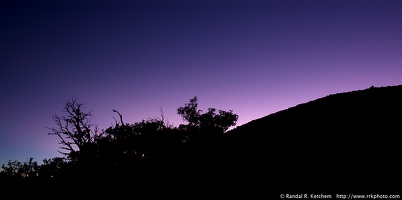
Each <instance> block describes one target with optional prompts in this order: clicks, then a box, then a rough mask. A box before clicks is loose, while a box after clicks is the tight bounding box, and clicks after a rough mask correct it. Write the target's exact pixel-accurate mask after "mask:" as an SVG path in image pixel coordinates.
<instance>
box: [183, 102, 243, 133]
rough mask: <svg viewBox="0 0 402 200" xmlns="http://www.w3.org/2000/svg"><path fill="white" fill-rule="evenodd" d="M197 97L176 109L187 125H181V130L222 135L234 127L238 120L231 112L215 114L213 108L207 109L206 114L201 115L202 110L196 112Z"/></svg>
mask: <svg viewBox="0 0 402 200" xmlns="http://www.w3.org/2000/svg"><path fill="white" fill-rule="evenodd" d="M197 100H198V99H197V97H196V96H195V97H194V98H192V99H190V103H186V104H185V106H184V107H179V108H178V109H177V114H179V115H180V116H181V117H182V118H183V120H184V121H187V122H188V124H187V125H181V126H180V128H181V129H187V130H190V131H194V130H196V131H201V132H203V133H224V132H226V131H227V130H228V129H229V128H230V127H231V126H235V125H236V122H237V120H238V115H236V114H234V113H233V111H232V110H229V111H223V110H219V111H218V113H216V111H217V110H216V109H215V108H208V112H206V113H203V114H202V110H198V108H197V106H198V103H197Z"/></svg>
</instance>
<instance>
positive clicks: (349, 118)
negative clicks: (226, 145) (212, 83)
mask: <svg viewBox="0 0 402 200" xmlns="http://www.w3.org/2000/svg"><path fill="white" fill-rule="evenodd" d="M401 122H402V85H398V86H387V87H374V86H371V87H370V88H367V89H363V90H357V91H350V92H344V93H337V94H331V95H328V96H326V97H323V98H319V99H316V100H313V101H310V102H306V103H302V104H300V105H297V106H294V107H291V108H288V109H285V110H282V111H279V112H276V113H273V114H270V115H268V116H265V117H262V118H260V119H256V120H253V121H251V122H249V123H247V124H244V125H242V126H239V127H237V128H236V129H234V130H232V131H230V133H229V134H230V137H231V140H232V141H233V143H232V145H233V146H236V147H234V149H236V151H238V153H239V154H244V157H247V158H246V160H247V163H248V164H249V165H252V166H255V167H250V169H251V170H252V171H254V173H255V174H253V175H255V177H261V178H259V179H260V180H261V182H268V183H270V184H267V188H269V186H272V185H275V187H276V188H277V189H278V190H277V191H278V192H280V191H282V192H286V191H288V192H289V191H294V190H296V191H299V192H307V191H320V192H321V191H327V192H335V191H337V192H347V191H355V192H357V191H371V192H374V191H384V190H385V191H400V188H402V187H401V182H400V181H401V169H402V168H401V164H400V162H399V161H397V160H399V158H400V157H401V153H400V152H401V148H400V141H401V140H400V139H399V138H400V136H401V133H402V127H401V124H402V123H401ZM243 150H244V151H243Z"/></svg>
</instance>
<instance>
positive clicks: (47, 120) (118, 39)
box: [0, 0, 402, 165]
mask: <svg viewBox="0 0 402 200" xmlns="http://www.w3.org/2000/svg"><path fill="white" fill-rule="evenodd" d="M401 11H402V1H397V0H328V1H322V0H266V1H259V0H244V1H241V0H233V1H228V0H214V1H212V0H190V1H185V0H182V1H179V0H171V1H162V0H155V1H145V0H141V1H138V0H137V1H125V0H117V1H85V0H83V1H76V0H63V1H42V0H38V1H25V0H17V1H11V0H10V1H2V2H1V3H0V25H1V30H0V36H1V37H0V40H1V45H0V51H1V54H0V55H1V59H0V66H1V69H2V73H1V75H0V76H1V79H0V82H1V85H0V90H1V94H2V97H1V100H0V101H1V102H0V109H1V111H2V115H1V117H0V165H1V164H3V163H7V162H8V160H11V161H14V160H18V161H26V160H27V159H28V158H30V157H33V158H34V161H38V162H41V161H42V160H43V159H45V158H46V159H49V158H53V157H60V156H62V155H61V154H60V153H58V152H57V151H58V150H59V147H60V146H59V144H58V141H59V140H58V138H57V137H56V136H49V135H47V133H48V132H49V130H48V129H47V128H46V127H52V126H55V124H54V122H53V121H52V115H54V114H57V115H63V114H64V113H63V112H62V110H63V108H64V106H65V103H66V102H67V101H68V100H71V99H72V98H77V99H78V101H79V102H81V103H84V105H85V108H87V110H88V111H92V115H93V117H92V122H93V123H94V124H98V126H99V128H100V129H106V128H108V127H109V126H111V125H112V124H113V123H114V118H113V117H115V118H117V116H116V113H114V112H112V109H116V110H118V111H119V112H120V113H122V114H123V118H124V121H125V122H127V123H135V122H138V121H141V120H143V119H147V118H154V117H159V116H160V111H161V110H160V108H162V110H163V113H164V117H165V119H166V120H168V121H169V123H171V124H173V125H179V124H180V123H184V122H183V121H182V120H181V118H180V116H179V115H177V113H176V110H177V108H179V107H180V106H183V105H184V104H185V103H187V102H188V101H189V99H191V98H193V97H194V96H197V97H198V103H199V108H200V109H202V110H204V111H206V110H207V108H209V107H213V108H216V109H218V110H219V109H221V110H233V112H234V113H235V114H238V115H239V120H238V123H237V125H242V124H245V123H247V122H249V121H251V120H254V119H258V118H261V117H264V116H266V115H269V114H271V113H274V112H277V111H280V110H283V109H287V108H289V107H293V106H296V105H297V104H300V103H305V102H308V101H311V100H315V99H317V98H321V97H324V96H327V95H329V94H334V93H341V92H348V91H352V90H360V89H366V88H369V87H370V86H372V85H373V86H376V87H381V86H392V85H400V84H402V56H401V55H402V12H401Z"/></svg>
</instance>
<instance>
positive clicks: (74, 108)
mask: <svg viewBox="0 0 402 200" xmlns="http://www.w3.org/2000/svg"><path fill="white" fill-rule="evenodd" d="M83 109H84V107H83V104H82V103H78V101H77V99H74V98H73V99H72V100H71V101H68V102H67V103H66V106H65V107H64V112H66V113H67V115H66V116H58V115H53V116H52V117H53V121H54V122H55V123H56V125H57V127H51V128H48V129H50V130H51V132H50V133H49V135H56V136H58V137H59V139H60V142H59V144H61V145H62V146H61V147H60V148H61V149H63V150H66V151H67V152H61V151H59V152H60V153H61V154H63V155H65V156H67V158H69V159H71V160H72V161H77V159H79V157H82V156H85V154H87V153H88V152H89V151H91V148H92V147H93V145H92V144H93V143H94V138H95V137H99V134H98V129H97V126H96V125H93V124H92V123H91V122H90V120H89V117H91V116H92V115H91V112H84V111H83Z"/></svg>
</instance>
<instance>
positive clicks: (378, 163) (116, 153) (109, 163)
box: [0, 85, 402, 199]
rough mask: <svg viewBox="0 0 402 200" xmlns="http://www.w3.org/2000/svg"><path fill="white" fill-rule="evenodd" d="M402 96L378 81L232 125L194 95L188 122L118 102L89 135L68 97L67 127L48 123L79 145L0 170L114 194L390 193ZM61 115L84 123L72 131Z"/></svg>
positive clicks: (396, 178)
mask: <svg viewBox="0 0 402 200" xmlns="http://www.w3.org/2000/svg"><path fill="white" fill-rule="evenodd" d="M401 102H402V85H398V86H387V87H374V86H372V87H370V88H367V89H363V90H357V91H350V92H344V93H337V94H330V95H328V96H325V97H323V98H319V99H316V100H312V101H309V102H306V103H302V104H299V105H296V106H294V107H290V108H288V109H285V110H282V111H279V112H276V113H273V114H270V115H267V116H265V117H262V118H259V119H255V120H253V121H251V122H249V123H246V124H244V125H241V126H238V127H236V128H234V129H232V130H230V131H227V130H228V128H229V127H231V126H233V125H235V122H236V121H237V115H235V114H234V113H232V111H229V112H227V111H221V110H219V111H218V110H216V109H214V108H210V109H208V111H207V112H205V113H202V112H201V111H199V110H197V105H198V104H197V98H196V97H195V98H193V99H191V100H190V103H187V104H186V105H185V106H183V107H180V108H178V110H177V111H178V114H180V115H181V116H182V117H183V119H185V120H186V121H188V124H186V125H180V126H179V127H171V126H169V125H166V124H164V121H163V116H162V119H150V120H143V121H142V122H138V123H134V124H128V123H124V122H123V115H122V114H121V113H124V112H121V113H120V112H119V111H116V110H113V112H115V113H117V114H118V115H119V120H116V121H115V125H113V126H111V127H109V128H108V129H106V130H105V131H104V132H102V133H101V134H98V132H97V131H94V135H93V136H91V133H92V130H91V128H92V125H90V124H87V123H86V122H85V121H84V120H82V119H84V118H85V117H88V116H89V114H88V113H85V112H83V111H82V110H80V106H81V105H82V104H79V103H77V102H75V101H74V100H73V101H72V102H68V103H67V106H66V108H67V111H68V113H70V114H71V116H70V117H72V118H68V117H67V118H65V117H64V118H63V117H60V116H55V117H54V119H55V122H56V124H58V125H60V127H59V128H61V129H58V128H57V127H56V128H51V130H52V131H53V134H55V135H58V136H59V137H60V138H63V136H64V135H63V134H66V135H65V136H68V137H70V138H76V137H77V138H78V139H74V141H75V142H76V143H77V144H78V145H79V150H75V149H74V148H72V147H71V146H70V145H71V143H69V142H68V141H67V140H62V141H61V143H60V144H62V145H64V150H68V151H67V153H65V154H64V155H65V156H66V157H67V158H68V159H69V160H70V162H65V161H64V158H53V159H49V160H47V161H46V162H45V163H46V165H45V166H43V167H38V166H37V165H35V163H33V162H32V159H31V160H30V163H28V164H26V166H25V168H26V169H28V172H29V173H25V174H24V176H27V177H29V176H31V177H34V178H21V177H17V178H16V177H15V176H13V177H8V176H6V175H4V173H3V174H1V175H2V176H1V177H0V178H2V183H5V184H6V185H7V186H9V187H10V188H20V189H21V190H25V189H27V188H30V189H33V188H34V189H35V191H40V192H43V191H48V192H49V191H50V192H56V193H57V192H58V191H60V190H63V191H64V190H66V191H67V193H68V191H69V192H70V193H76V192H79V191H81V192H87V194H90V195H91V197H94V195H99V196H101V197H104V196H105V195H111V196H110V197H114V198H115V197H116V195H126V194H130V195H132V196H137V195H146V196H148V197H150V196H158V195H163V196H165V197H168V196H169V197H183V198H186V199H192V198H200V197H207V198H209V197H211V196H214V197H222V198H232V197H244V198H256V197H258V198H265V197H272V196H273V197H279V195H280V194H283V193H285V194H286V193H287V194H295V193H307V194H309V193H323V194H325V193H327V194H331V195H335V193H342V194H343V193H350V192H354V193H359V192H366V193H367V192H371V193H376V192H382V193H384V192H386V193H385V194H394V193H395V192H397V191H399V189H400V188H402V187H401V184H400V181H401V169H402V168H401V164H399V163H400V162H399V158H400V139H399V138H400V135H401V132H402V130H401V124H402V123H401V122H402V104H401ZM63 120H64V121H66V122H68V123H70V124H73V125H77V126H76V127H77V129H82V130H77V131H76V132H68V131H69V130H70V129H68V126H64V125H63V124H62V122H63ZM74 120H77V121H74ZM78 122H79V123H78ZM80 123H81V125H80ZM67 125H68V124H67ZM10 168H11V167H10ZM6 171H7V170H6ZM9 171H10V170H9ZM11 172H12V170H11ZM17 174H18V173H17ZM38 174H39V175H40V176H39V175H38ZM36 186H37V187H36ZM102 188H103V189H102ZM40 192H39V193H40ZM333 198H334V197H333Z"/></svg>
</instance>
